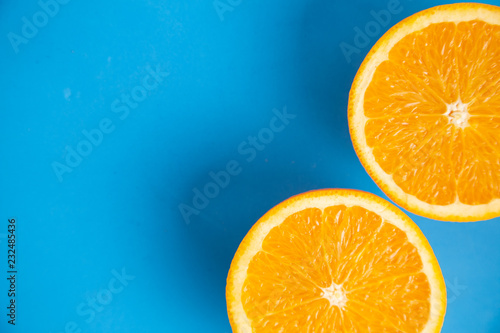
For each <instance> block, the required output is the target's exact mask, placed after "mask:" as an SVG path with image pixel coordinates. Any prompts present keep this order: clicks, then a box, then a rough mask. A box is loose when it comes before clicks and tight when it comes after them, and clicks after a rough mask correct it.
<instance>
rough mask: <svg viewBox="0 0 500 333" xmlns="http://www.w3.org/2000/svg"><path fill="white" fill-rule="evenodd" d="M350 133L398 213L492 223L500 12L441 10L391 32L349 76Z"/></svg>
mask: <svg viewBox="0 0 500 333" xmlns="http://www.w3.org/2000/svg"><path fill="white" fill-rule="evenodd" d="M476 12H477V15H475V17H477V18H476V19H471V20H464V21H461V20H460V18H461V17H462V16H464V15H462V13H469V14H470V13H476ZM473 16H474V15H473ZM482 16H484V20H482V19H481V17H482ZM440 20H441V21H443V22H439V21H440ZM426 21H428V22H427V23H426ZM401 37H402V38H401ZM399 38H400V39H399ZM392 44H394V45H392ZM389 45H391V46H389ZM387 47H390V50H388V52H387V50H384V51H382V50H383V49H384V48H387ZM372 66H376V68H373V67H372ZM368 71H373V74H370V75H371V79H370V78H369V76H370V75H367V76H366V78H365V80H366V84H365V83H360V82H357V80H358V79H360V77H361V76H363V72H368ZM368 80H369V81H368ZM361 86H366V88H361ZM360 95H362V97H360ZM360 104H362V107H360ZM356 112H357V113H360V112H362V113H363V114H362V116H361V115H360V116H356V117H355V116H354V113H356ZM354 118H356V119H358V120H355V119H354ZM361 119H362V120H361ZM350 126H351V134H352V136H353V142H354V144H355V148H356V150H357V152H358V156H360V159H361V161H362V163H363V165H364V166H365V167H366V168H367V170H368V171H369V172H370V174H371V176H372V177H373V178H374V180H375V181H376V182H377V183H378V184H379V185H380V186H381V187H382V188H383V189H384V190H385V191H386V192H387V193H388V195H389V196H391V198H392V199H393V200H395V201H396V202H397V203H398V204H400V205H402V206H404V207H405V208H407V209H409V210H410V211H413V212H415V213H418V214H421V215H424V216H427V217H431V218H436V219H444V220H447V219H451V220H457V221H474V220H479V219H484V218H488V217H493V216H498V215H500V200H499V199H500V8H498V7H494V6H488V5H481V4H454V5H445V6H440V7H435V8H432V9H430V10H427V11H423V12H421V13H418V14H416V15H414V17H410V18H408V19H407V20H405V21H403V22H401V23H400V24H398V25H397V26H395V27H394V28H393V29H391V30H390V31H389V32H388V33H387V34H386V35H385V36H384V37H382V38H381V40H380V41H379V42H378V43H377V45H376V46H375V47H374V49H373V51H372V52H370V54H369V55H368V56H367V59H366V60H365V63H364V65H362V67H361V68H360V71H359V72H358V74H357V77H356V79H355V82H354V84H353V89H352V90H351V97H350ZM360 131H363V132H364V133H363V134H361V135H360ZM362 136H364V138H362ZM375 164H376V166H375ZM407 195H410V196H411V199H412V200H411V201H409V200H408V196H407ZM480 205H484V209H476V210H470V207H467V206H475V207H476V208H478V207H479V206H480ZM437 206H442V207H439V209H436V210H434V209H433V208H436V207H437ZM471 214H472V216H471Z"/></svg>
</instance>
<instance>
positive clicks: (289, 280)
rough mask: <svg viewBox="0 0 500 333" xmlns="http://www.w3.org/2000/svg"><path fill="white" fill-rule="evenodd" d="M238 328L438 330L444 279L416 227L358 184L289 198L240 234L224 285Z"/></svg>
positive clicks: (238, 331)
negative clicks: (358, 187) (361, 189)
mask: <svg viewBox="0 0 500 333" xmlns="http://www.w3.org/2000/svg"><path fill="white" fill-rule="evenodd" d="M226 299H227V307H228V315H229V320H230V323H231V326H232V328H233V332H235V333H250V332H252V333H267V332H269V333H270V332H273V333H274V332H286V333H294V332H304V333H306V332H307V333H313V332H314V333H321V332H324V333H327V332H328V333H330V332H346V333H347V332H349V333H351V332H358V333H362V332H387V333H393V332H394V333H396V332H405V333H413V332H439V331H440V330H441V326H442V324H443V319H444V315H445V310H446V288H445V284H444V280H443V276H442V273H441V270H440V268H439V264H438V262H437V260H436V257H435V256H434V253H433V251H432V249H431V247H430V245H429V243H428V242H427V240H426V239H425V237H424V235H423V234H422V232H421V231H420V230H419V228H418V227H417V226H416V225H415V223H413V222H412V221H411V220H410V219H409V218H408V217H407V216H406V215H405V214H404V213H402V212H401V211H400V210H399V209H398V208H396V207H395V206H394V205H392V204H390V203H389V202H387V201H385V200H383V199H381V198H379V197H377V196H375V195H373V194H369V193H365V192H360V191H354V190H318V191H311V192H307V193H303V194H300V195H297V196H295V197H292V198H290V199H288V200H286V201H284V202H282V203H280V204H279V205H277V206H276V207H274V208H273V209H271V210H270V211H269V212H268V213H267V214H265V215H264V216H263V217H262V218H261V219H260V220H259V221H258V222H257V223H256V224H255V225H254V226H253V227H252V229H251V230H250V231H249V232H248V234H247V235H246V236H245V238H244V239H243V241H242V242H241V244H240V246H239V248H238V250H237V252H236V254H235V256H234V259H233V261H232V263H231V268H230V270H229V275H228V279H227V287H226Z"/></svg>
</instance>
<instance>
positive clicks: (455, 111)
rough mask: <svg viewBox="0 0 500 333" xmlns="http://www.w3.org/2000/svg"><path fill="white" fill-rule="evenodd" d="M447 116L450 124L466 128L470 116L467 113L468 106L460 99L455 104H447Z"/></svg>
mask: <svg viewBox="0 0 500 333" xmlns="http://www.w3.org/2000/svg"><path fill="white" fill-rule="evenodd" d="M445 115H446V116H448V119H449V121H450V123H452V124H453V125H455V126H457V127H461V128H464V127H466V126H467V125H468V123H469V118H470V114H469V111H467V104H464V103H462V101H461V100H460V98H459V99H458V100H457V101H456V102H455V103H450V104H446V113H445Z"/></svg>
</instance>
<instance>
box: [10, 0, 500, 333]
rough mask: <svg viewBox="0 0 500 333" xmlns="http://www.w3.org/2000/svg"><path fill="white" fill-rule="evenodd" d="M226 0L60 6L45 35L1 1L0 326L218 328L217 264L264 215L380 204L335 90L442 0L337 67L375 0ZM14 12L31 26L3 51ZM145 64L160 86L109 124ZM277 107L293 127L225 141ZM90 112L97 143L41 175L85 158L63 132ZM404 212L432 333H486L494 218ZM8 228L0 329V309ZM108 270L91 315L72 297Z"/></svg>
mask: <svg viewBox="0 0 500 333" xmlns="http://www.w3.org/2000/svg"><path fill="white" fill-rule="evenodd" d="M61 1H62V0H61ZM228 1H229V0H222V3H225V4H226V6H229V7H226V8H225V9H226V11H225V12H224V13H222V14H221V15H219V13H218V12H217V10H216V9H215V7H214V4H213V1H160V0H136V1H122V2H119V1H95V0H88V1H77V0H73V1H69V3H67V4H65V5H60V6H59V9H58V11H57V13H55V15H54V16H53V17H48V19H47V20H46V21H47V22H44V21H43V19H44V18H43V15H42V16H40V14H38V15H39V17H38V16H36V15H37V13H38V12H40V11H41V10H42V9H41V8H42V7H41V6H40V4H38V3H37V2H36V1H15V0H3V1H2V2H0V37H1V39H0V57H1V61H0V73H1V75H2V78H1V80H0V97H1V99H0V110H1V113H0V117H1V118H0V120H1V121H0V156H1V159H0V189H1V192H0V242H1V244H0V248H1V251H0V266H1V271H2V273H1V274H0V277H1V280H0V304H1V305H0V309H3V310H0V332H30V333H31V332H47V333H50V332H52V333H60V332H221V333H224V332H228V333H229V332H230V331H231V329H230V326H229V322H228V319H227V314H226V304H225V284H226V281H225V279H226V276H227V272H228V269H229V265H230V262H231V259H232V257H233V254H234V253H235V251H236V249H237V247H238V245H239V243H240V241H241V240H242V239H243V237H244V236H245V234H246V232H247V231H248V230H249V228H250V227H251V226H252V224H253V223H254V222H255V221H257V219H258V218H259V217H261V216H262V215H263V214H264V213H265V212H266V211H267V210H269V209H270V208H271V207H273V206H274V205H276V204H277V203H279V202H280V201H282V200H284V199H286V198H288V197H290V196H292V195H294V194H298V193H301V192H304V191H307V190H311V189H319V188H335V187H339V188H354V189H361V190H365V191H369V192H372V193H375V194H377V195H380V196H382V197H386V196H385V195H384V194H383V193H382V192H381V191H380V189H379V188H378V187H377V186H376V185H375V184H374V182H373V181H372V180H371V179H370V177H369V176H368V175H367V173H366V172H365V171H364V169H363V167H362V166H361V164H360V162H359V160H358V158H357V157H356V155H355V153H354V150H353V148H352V145H351V141H350V138H349V132H348V125H347V100H348V92H349V89H350V85H351V83H352V80H353V78H354V75H355V73H356V71H357V69H358V67H359V65H360V63H361V61H362V59H363V58H364V56H365V55H366V53H367V52H368V51H369V49H370V47H371V46H372V45H373V44H374V43H375V41H376V40H377V39H378V38H379V37H380V36H381V35H382V34H383V32H385V31H386V30H387V29H388V28H389V27H390V26H392V25H394V24H396V23H397V22H399V21H400V20H401V19H403V18H405V17H407V16H409V15H411V14H413V13H415V12H417V11H419V10H422V9H425V8H428V7H432V6H434V5H438V4H442V2H440V1H414V2H410V1H408V0H406V1H405V0H401V2H400V5H399V7H397V8H401V11H400V12H399V13H397V14H393V15H392V16H391V18H390V23H389V24H387V25H386V26H383V27H381V29H380V32H378V33H377V34H375V35H374V36H373V37H370V38H369V41H368V45H366V46H362V47H359V48H358V51H359V53H355V54H352V57H351V59H348V58H346V57H345V56H344V54H343V53H342V51H341V48H340V44H341V43H342V42H344V43H347V44H350V45H353V46H355V45H354V35H355V32H354V30H353V29H354V28H355V27H358V28H360V29H364V28H365V26H366V24H367V23H369V22H370V21H373V20H374V19H373V17H372V16H371V14H370V11H372V10H375V11H379V10H383V9H387V8H388V6H389V1H386V0H384V1H362V0H351V1H344V2H334V1H315V0H309V1H306V0H303V1H279V2H278V1H273V2H270V1H245V0H243V1H237V0H232V2H231V3H233V5H228ZM238 2H240V3H239V4H238ZM490 3H492V4H497V5H500V1H490ZM51 8H52V9H51V10H52V11H56V10H55V7H51ZM221 10H222V9H221ZM33 15H35V16H36V19H37V20H39V21H37V22H38V23H39V25H40V27H39V28H38V31H37V32H36V33H34V32H33V31H31V34H30V31H28V36H30V38H26V39H25V40H23V43H21V44H19V45H17V44H18V43H19V39H17V40H15V41H14V42H13V43H12V42H11V39H12V38H13V37H12V36H13V35H12V34H10V35H9V33H13V34H16V35H17V36H20V37H19V38H24V37H22V33H23V32H22V29H23V25H25V24H26V23H25V22H24V21H23V17H26V18H27V20H28V21H30V22H33ZM25 33H26V31H25ZM9 36H10V37H9ZM16 48H17V52H16ZM348 60H350V61H348ZM148 66H149V67H150V68H153V69H155V68H156V67H157V66H160V68H161V70H160V71H163V72H168V73H169V75H168V76H166V77H163V78H162V80H161V81H162V82H160V83H159V84H158V86H157V87H156V88H155V89H152V90H150V91H148V92H147V98H145V99H144V101H142V102H140V103H138V105H137V107H135V108H134V109H132V108H129V109H130V110H129V111H130V114H129V115H128V116H127V117H125V118H124V119H121V118H120V115H122V114H121V113H116V112H113V108H112V104H113V103H114V102H115V100H117V99H118V101H119V100H120V99H121V98H122V97H121V96H122V94H130V92H131V91H133V90H134V89H135V91H136V92H137V91H139V89H141V88H136V87H138V86H139V87H140V85H141V84H142V81H143V79H144V78H145V77H146V76H147V75H148ZM149 82H152V81H149ZM121 106H123V104H122V105H121ZM285 107H286V110H287V112H288V113H290V114H293V115H294V116H295V118H294V119H291V120H290V122H289V124H288V125H286V126H285V128H284V129H283V130H282V131H281V132H276V133H274V138H273V139H272V140H270V142H268V143H267V144H266V145H265V146H264V149H263V150H262V151H256V156H255V158H254V159H253V160H251V161H248V159H249V157H250V154H242V153H241V152H239V151H238V147H239V146H240V145H241V144H243V145H244V144H245V142H248V136H255V135H257V134H258V133H259V132H261V131H262V129H264V128H266V127H269V124H270V121H271V119H272V118H273V117H274V113H273V109H277V110H280V111H281V112H282V110H283V109H284V108H285ZM122 110H123V109H122ZM115 111H116V109H115ZM122 118H123V117H122ZM103 119H109V121H110V122H111V123H112V128H113V131H112V132H111V133H107V134H103V138H102V142H100V143H99V144H98V145H95V146H93V147H92V151H91V152H90V153H89V154H87V156H85V157H83V158H82V160H81V161H80V162H79V163H76V162H75V163H74V164H73V165H76V164H78V165H76V166H75V167H72V168H71V172H63V173H62V175H61V174H60V176H61V177H60V178H58V176H57V174H56V172H55V171H54V165H59V164H57V163H61V165H62V164H66V160H65V159H66V158H67V156H68V154H70V153H69V151H71V149H73V150H74V149H77V146H78V145H79V144H80V148H81V149H85V148H87V149H88V146H85V147H83V146H81V145H85V143H81V142H82V140H85V136H84V135H83V134H82V131H84V130H86V131H91V130H93V129H96V128H99V124H100V122H101V121H102V120H103ZM105 121H106V120H105ZM268 134H269V133H268ZM82 147H83V148H82ZM231 160H235V161H237V162H238V163H239V166H240V168H241V172H240V173H239V174H238V175H236V176H232V177H231V179H230V183H229V185H228V186H226V187H225V188H222V189H220V190H219V193H218V195H217V196H215V197H214V198H212V199H210V200H209V203H208V206H207V207H205V208H203V209H199V210H198V212H197V214H193V215H191V216H189V221H190V223H189V224H187V223H186V220H185V219H183V216H182V214H181V212H180V210H179V205H181V204H186V205H190V206H192V205H193V203H192V200H193V196H194V192H193V189H200V190H203V187H204V186H205V185H206V184H207V183H209V182H210V181H211V178H210V176H209V173H210V172H219V171H220V170H224V169H225V168H226V164H227V163H228V162H229V161H231ZM73 162H74V161H73ZM66 171H68V170H67V169H66ZM60 173H61V172H60ZM409 215H410V217H411V218H412V219H413V220H414V221H415V222H416V223H417V224H418V225H419V227H420V228H421V229H422V231H423V232H424V234H425V235H426V236H427V238H428V240H429V242H430V244H431V245H432V247H433V248H434V251H435V253H436V256H437V258H438V260H439V262H440V265H441V268H442V270H443V274H444V277H445V279H446V282H447V284H448V288H447V289H448V303H449V304H448V310H447V315H446V319H445V323H444V327H443V332H452V333H460V332H466V333H470V332H499V331H500V245H499V239H500V219H498V218H497V219H495V220H490V221H485V222H480V223H469V224H454V223H445V222H437V221H432V220H428V219H425V218H422V217H418V216H415V215H413V214H409ZM10 217H15V218H16V219H17V237H18V241H17V248H18V252H17V253H18V258H17V259H18V260H17V269H18V270H19V273H18V277H17V288H18V295H17V325H16V327H15V328H12V327H11V325H7V323H6V322H7V317H6V312H7V310H6V309H5V307H6V306H7V302H8V298H7V296H6V294H7V292H6V291H7V289H8V285H7V281H6V279H5V278H4V273H5V271H6V269H7V267H6V261H7V260H6V255H7V242H6V238H5V236H6V230H7V219H8V218H10ZM122 269H124V270H125V272H126V274H127V275H128V278H129V280H128V281H127V282H126V284H127V285H126V286H124V287H123V288H120V292H116V293H115V294H111V296H112V299H109V298H107V299H106V298H103V300H105V301H106V303H108V304H106V305H104V306H102V307H101V308H98V309H99V311H97V310H94V313H93V314H92V315H91V314H90V313H89V312H88V310H89V309H90V307H88V305H87V302H88V301H89V300H91V299H92V298H95V297H97V296H100V297H104V296H106V295H107V296H109V295H110V294H109V292H107V291H106V289H107V288H109V284H110V283H114V282H115V280H113V279H114V273H115V274H116V273H117V272H118V273H120V272H122ZM113 272H114V273H113ZM117 286H119V284H115V287H117ZM115 291H116V290H115ZM82 306H83V308H80V310H82V309H86V310H87V312H86V313H87V314H85V315H81V314H80V313H79V312H78V310H77V308H78V307H82ZM90 312H92V311H90ZM79 330H80V331H79Z"/></svg>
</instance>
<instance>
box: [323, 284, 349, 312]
mask: <svg viewBox="0 0 500 333" xmlns="http://www.w3.org/2000/svg"><path fill="white" fill-rule="evenodd" d="M321 290H323V293H322V295H321V296H323V298H326V299H327V300H328V301H330V305H331V306H338V307H339V308H343V307H344V306H345V305H346V303H347V297H346V296H345V292H344V290H343V289H342V285H339V284H335V283H332V285H331V286H330V287H328V288H321Z"/></svg>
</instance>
